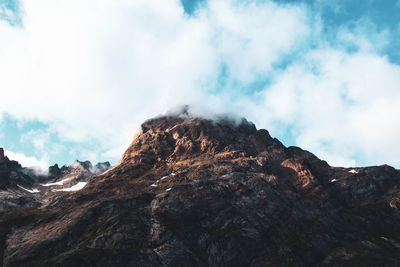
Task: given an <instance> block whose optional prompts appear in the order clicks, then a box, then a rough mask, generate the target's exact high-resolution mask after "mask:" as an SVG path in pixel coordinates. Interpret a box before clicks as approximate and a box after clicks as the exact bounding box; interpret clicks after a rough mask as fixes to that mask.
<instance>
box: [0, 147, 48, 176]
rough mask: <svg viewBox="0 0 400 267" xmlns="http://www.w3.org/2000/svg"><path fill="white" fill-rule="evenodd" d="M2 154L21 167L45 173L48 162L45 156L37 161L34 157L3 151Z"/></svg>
mask: <svg viewBox="0 0 400 267" xmlns="http://www.w3.org/2000/svg"><path fill="white" fill-rule="evenodd" d="M4 154H5V155H6V156H7V157H8V158H9V159H10V160H16V161H18V162H19V163H20V164H21V165H22V166H23V167H39V168H40V169H41V170H42V171H46V170H47V167H48V166H49V161H48V159H47V158H46V156H44V157H43V158H41V159H37V158H35V157H29V156H26V155H24V154H22V153H14V152H12V151H9V150H6V151H4Z"/></svg>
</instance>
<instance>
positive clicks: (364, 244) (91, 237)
mask: <svg viewBox="0 0 400 267" xmlns="http://www.w3.org/2000/svg"><path fill="white" fill-rule="evenodd" d="M83 165H84V164H83ZM52 172H53V171H52ZM54 173H59V171H58V166H57V168H56V167H54ZM399 187H400V173H399V171H398V170H396V169H394V168H392V167H390V166H386V165H383V166H375V167H366V168H338V167H331V166H329V165H328V164H327V163H326V162H325V161H322V160H320V159H318V158H317V157H316V156H314V155H313V154H312V153H310V152H307V151H304V150H302V149H300V148H297V147H289V148H287V147H285V146H284V145H282V144H281V143H280V142H279V141H278V140H277V139H274V138H272V137H271V136H270V135H269V133H268V131H266V130H257V129H256V127H255V126H254V125H253V124H252V123H249V122H248V121H246V120H241V121H239V122H236V121H231V120H229V119H227V118H222V119H220V120H217V121H211V120H206V119H201V118H191V117H190V116H187V114H186V116H166V117H159V118H156V119H152V120H149V121H147V122H145V123H144V124H143V125H142V131H141V133H140V134H138V135H137V136H136V138H135V139H134V140H133V142H132V144H131V145H130V146H129V148H128V149H127V150H126V152H125V153H124V155H123V157H122V159H121V161H120V163H119V164H118V165H117V166H115V167H114V168H112V169H110V170H108V171H107V172H105V173H103V174H101V175H99V176H97V177H94V178H90V179H89V180H88V184H87V185H86V187H85V188H83V189H82V190H79V191H76V192H71V193H68V192H67V193H65V194H63V195H61V196H58V197H56V198H54V199H52V200H51V201H49V202H47V203H46V204H45V205H42V206H40V207H33V208H29V209H18V210H13V211H8V212H3V213H2V214H1V216H0V244H2V245H1V246H0V249H1V250H0V251H1V252H0V256H2V259H3V265H4V266H29V265H32V266H355V265H358V266H398V265H400V212H399V199H400V191H399Z"/></svg>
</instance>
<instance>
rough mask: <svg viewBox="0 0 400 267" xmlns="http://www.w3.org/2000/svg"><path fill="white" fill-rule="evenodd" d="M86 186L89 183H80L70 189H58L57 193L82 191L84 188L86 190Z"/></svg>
mask: <svg viewBox="0 0 400 267" xmlns="http://www.w3.org/2000/svg"><path fill="white" fill-rule="evenodd" d="M86 184H87V182H79V183H77V184H76V185H73V186H71V187H69V188H62V189H56V190H55V191H65V192H69V191H78V190H81V189H82V188H84V187H85V186H86Z"/></svg>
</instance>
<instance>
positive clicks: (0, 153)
mask: <svg viewBox="0 0 400 267" xmlns="http://www.w3.org/2000/svg"><path fill="white" fill-rule="evenodd" d="M3 160H4V149H3V148H2V147H0V162H1V161H3Z"/></svg>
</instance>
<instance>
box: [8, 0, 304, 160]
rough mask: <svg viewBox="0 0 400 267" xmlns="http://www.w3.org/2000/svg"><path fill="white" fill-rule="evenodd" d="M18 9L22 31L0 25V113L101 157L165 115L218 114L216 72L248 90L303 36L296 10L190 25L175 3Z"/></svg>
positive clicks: (253, 10)
mask: <svg viewBox="0 0 400 267" xmlns="http://www.w3.org/2000/svg"><path fill="white" fill-rule="evenodd" d="M21 4H22V6H23V9H24V14H25V16H24V17H23V19H22V23H23V28H21V27H12V26H10V25H9V24H8V23H7V22H5V21H0V36H2V38H4V40H7V41H5V42H0V73H1V74H2V76H1V83H2V89H1V90H2V105H1V107H0V113H2V112H8V113H10V114H11V115H12V116H15V117H16V118H20V119H21V118H24V119H38V120H40V121H43V122H46V123H49V124H50V125H51V127H52V129H54V130H55V131H57V132H58V134H59V135H60V136H61V137H62V138H64V139H66V140H73V141H82V142H83V141H86V140H93V139H95V140H99V141H100V142H101V143H102V148H103V150H109V151H110V152H107V153H106V154H108V155H109V154H110V153H111V154H116V152H115V150H116V148H118V149H120V148H121V147H126V146H127V145H128V144H129V143H130V141H131V138H132V136H133V134H134V130H135V129H136V128H137V126H138V125H139V124H140V123H141V122H142V121H143V120H145V119H147V118H149V117H151V116H154V115H157V114H159V113H162V112H165V111H166V110H168V109H169V108H171V107H173V106H176V105H180V104H199V103H201V105H206V106H209V107H212V108H213V109H215V110H216V111H225V110H226V106H227V103H225V102H224V99H223V98H221V97H220V96H216V97H212V96H210V95H208V91H210V90H214V89H215V86H216V80H217V78H218V73H219V68H220V65H221V64H222V63H225V64H226V66H228V68H229V72H230V75H231V77H235V79H237V80H238V81H239V82H248V81H251V80H253V79H254V77H255V76H257V75H261V74H264V73H266V72H268V71H269V70H270V69H271V64H272V63H273V62H274V61H276V60H277V59H279V56H280V55H281V54H282V53H284V52H285V51H288V50H290V48H291V47H292V46H293V45H294V44H296V42H299V40H301V39H302V38H303V37H302V35H306V34H307V31H308V26H307V24H306V16H305V13H304V10H302V9H300V8H295V7H290V6H288V7H286V8H283V7H280V6H278V5H276V4H273V3H264V4H262V3H260V4H257V5H255V4H236V3H234V2H226V1H213V2H212V4H211V5H210V6H209V7H208V8H207V9H204V10H203V11H202V12H200V13H199V14H198V16H197V17H196V18H193V17H188V16H187V15H186V14H184V12H183V8H182V6H181V5H180V1H177V0H176V1H161V2H160V1H148V0H146V1H118V2H113V1H83V2H82V1H60V0H52V1H46V0H38V1H35V2H32V1H22V2H21ZM277 25H278V26H277ZM232 26H234V27H232ZM259 52H261V53H259ZM204 103H206V104H204ZM38 145H39V144H38ZM112 151H114V152H112ZM121 153H122V151H119V154H121Z"/></svg>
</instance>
